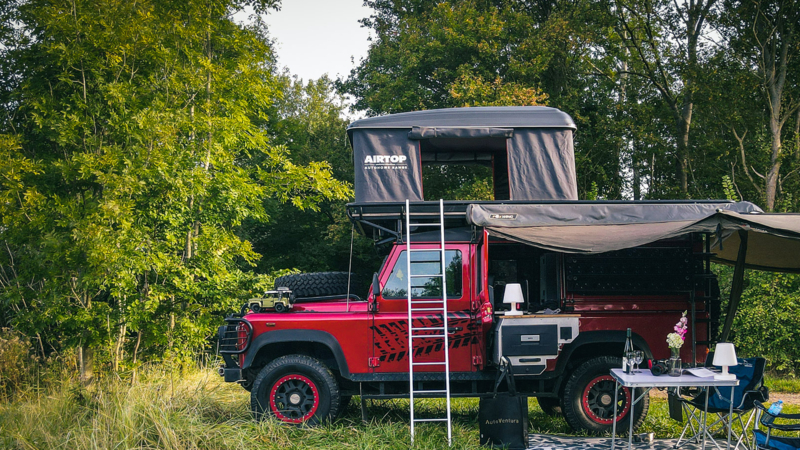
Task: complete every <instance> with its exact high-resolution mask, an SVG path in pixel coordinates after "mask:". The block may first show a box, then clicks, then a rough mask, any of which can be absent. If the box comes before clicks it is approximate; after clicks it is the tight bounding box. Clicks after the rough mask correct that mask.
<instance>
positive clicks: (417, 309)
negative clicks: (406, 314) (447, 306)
mask: <svg viewBox="0 0 800 450" xmlns="http://www.w3.org/2000/svg"><path fill="white" fill-rule="evenodd" d="M414 311H444V308H411V312H414Z"/></svg>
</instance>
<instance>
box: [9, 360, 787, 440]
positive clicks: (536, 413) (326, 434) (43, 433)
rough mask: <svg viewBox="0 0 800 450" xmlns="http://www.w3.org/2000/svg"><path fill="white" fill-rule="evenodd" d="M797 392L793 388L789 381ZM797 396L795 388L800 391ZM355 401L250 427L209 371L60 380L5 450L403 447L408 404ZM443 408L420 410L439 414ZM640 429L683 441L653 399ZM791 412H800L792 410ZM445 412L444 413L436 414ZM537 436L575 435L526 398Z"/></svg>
mask: <svg viewBox="0 0 800 450" xmlns="http://www.w3.org/2000/svg"><path fill="white" fill-rule="evenodd" d="M791 386H794V385H791ZM795 392H796V391H795ZM356 400H357V399H354V401H353V402H352V403H351V404H350V407H349V408H348V409H347V411H346V413H345V415H344V417H343V418H342V419H340V420H338V421H336V422H334V423H333V424H329V425H326V426H323V427H319V428H313V429H312V428H297V427H289V426H284V425H282V424H280V423H277V422H275V421H272V420H267V421H264V422H262V423H255V422H253V420H252V418H251V415H250V412H249V410H248V405H249V394H248V393H247V392H245V391H244V390H243V389H241V388H240V387H239V386H237V385H233V384H226V383H223V382H222V381H221V380H220V378H219V377H218V376H216V374H214V373H212V371H210V370H206V371H197V372H193V373H190V374H188V375H184V376H180V375H177V374H166V375H165V374H158V373H155V372H153V373H150V374H148V375H147V376H144V377H141V378H140V381H139V382H138V383H136V384H135V385H131V384H130V383H128V382H123V381H120V380H105V381H100V382H98V383H96V384H95V385H94V386H92V387H91V388H89V389H82V388H78V387H76V386H75V384H73V383H69V382H62V383H57V384H54V385H53V386H51V387H50V388H49V389H47V390H39V391H37V390H36V389H33V388H31V389H30V390H29V391H28V392H25V393H23V394H22V395H20V396H19V397H18V398H17V399H16V400H13V401H10V402H6V403H0V448H2V449H87V450H88V449H134V448H135V449H155V448H158V449H243V450H244V449H247V450H251V449H254V448H258V449H306V448H324V449H407V448H408V447H409V436H408V402H407V401H404V400H392V401H381V402H377V401H376V402H370V408H369V410H370V414H371V416H372V420H371V421H370V422H369V423H368V424H362V422H361V414H360V410H359V407H358V402H357V401H356ZM441 405H442V402H438V401H428V402H425V403H423V404H422V408H421V409H422V410H423V411H425V410H427V412H428V413H429V414H431V415H433V414H436V412H437V408H441ZM650 405H651V406H650V413H649V415H648V417H647V420H646V422H645V425H644V427H643V429H642V430H641V432H650V431H652V432H654V433H656V436H657V437H659V438H667V437H677V435H678V434H680V424H678V423H677V422H674V421H672V420H670V419H669V417H668V414H667V406H666V401H664V400H661V399H656V398H653V399H651V404H650ZM784 411H785V412H787V413H791V412H794V413H796V412H800V408H798V406H797V405H787V406H786V407H785V408H784ZM439 412H440V413H441V411H439ZM477 415H478V401H477V400H474V399H457V400H454V402H453V418H454V427H453V430H454V446H453V448H456V449H477V448H479V444H478V431H477V429H478V426H477ZM530 423H531V432H533V433H547V434H573V432H572V431H571V429H570V428H569V427H568V426H567V424H566V422H565V421H564V419H563V418H559V417H548V416H546V415H545V414H544V413H543V412H542V411H541V409H539V407H538V404H537V402H536V400H534V399H531V400H530ZM416 444H417V445H416V447H417V448H446V447H447V446H446V438H445V428H444V426H442V425H436V424H432V425H423V426H420V428H419V429H418V435H417V438H416Z"/></svg>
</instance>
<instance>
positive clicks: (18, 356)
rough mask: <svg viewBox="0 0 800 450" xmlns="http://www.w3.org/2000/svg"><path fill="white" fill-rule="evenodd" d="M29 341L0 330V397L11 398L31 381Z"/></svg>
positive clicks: (17, 334)
mask: <svg viewBox="0 0 800 450" xmlns="http://www.w3.org/2000/svg"><path fill="white" fill-rule="evenodd" d="M30 349H31V343H30V341H29V340H28V339H27V338H26V337H25V336H23V335H21V334H20V333H17V332H15V331H12V330H10V329H8V328H0V396H2V398H6V399H7V398H11V397H13V396H14V394H15V393H16V392H17V391H19V390H21V389H22V388H24V387H26V386H29V385H30V381H31V360H32V359H33V358H34V357H33V356H32V355H31V351H30Z"/></svg>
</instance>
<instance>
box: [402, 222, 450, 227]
mask: <svg viewBox="0 0 800 450" xmlns="http://www.w3.org/2000/svg"><path fill="white" fill-rule="evenodd" d="M408 226H410V227H440V226H442V224H440V223H410V224H408Z"/></svg>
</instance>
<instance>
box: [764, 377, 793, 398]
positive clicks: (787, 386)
mask: <svg viewBox="0 0 800 450" xmlns="http://www.w3.org/2000/svg"><path fill="white" fill-rule="evenodd" d="M764 384H765V385H767V386H769V389H770V391H772V392H791V393H795V394H797V393H800V378H796V377H790V378H783V377H776V376H772V375H770V374H767V376H766V379H765V380H764ZM776 398H777V397H776Z"/></svg>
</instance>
